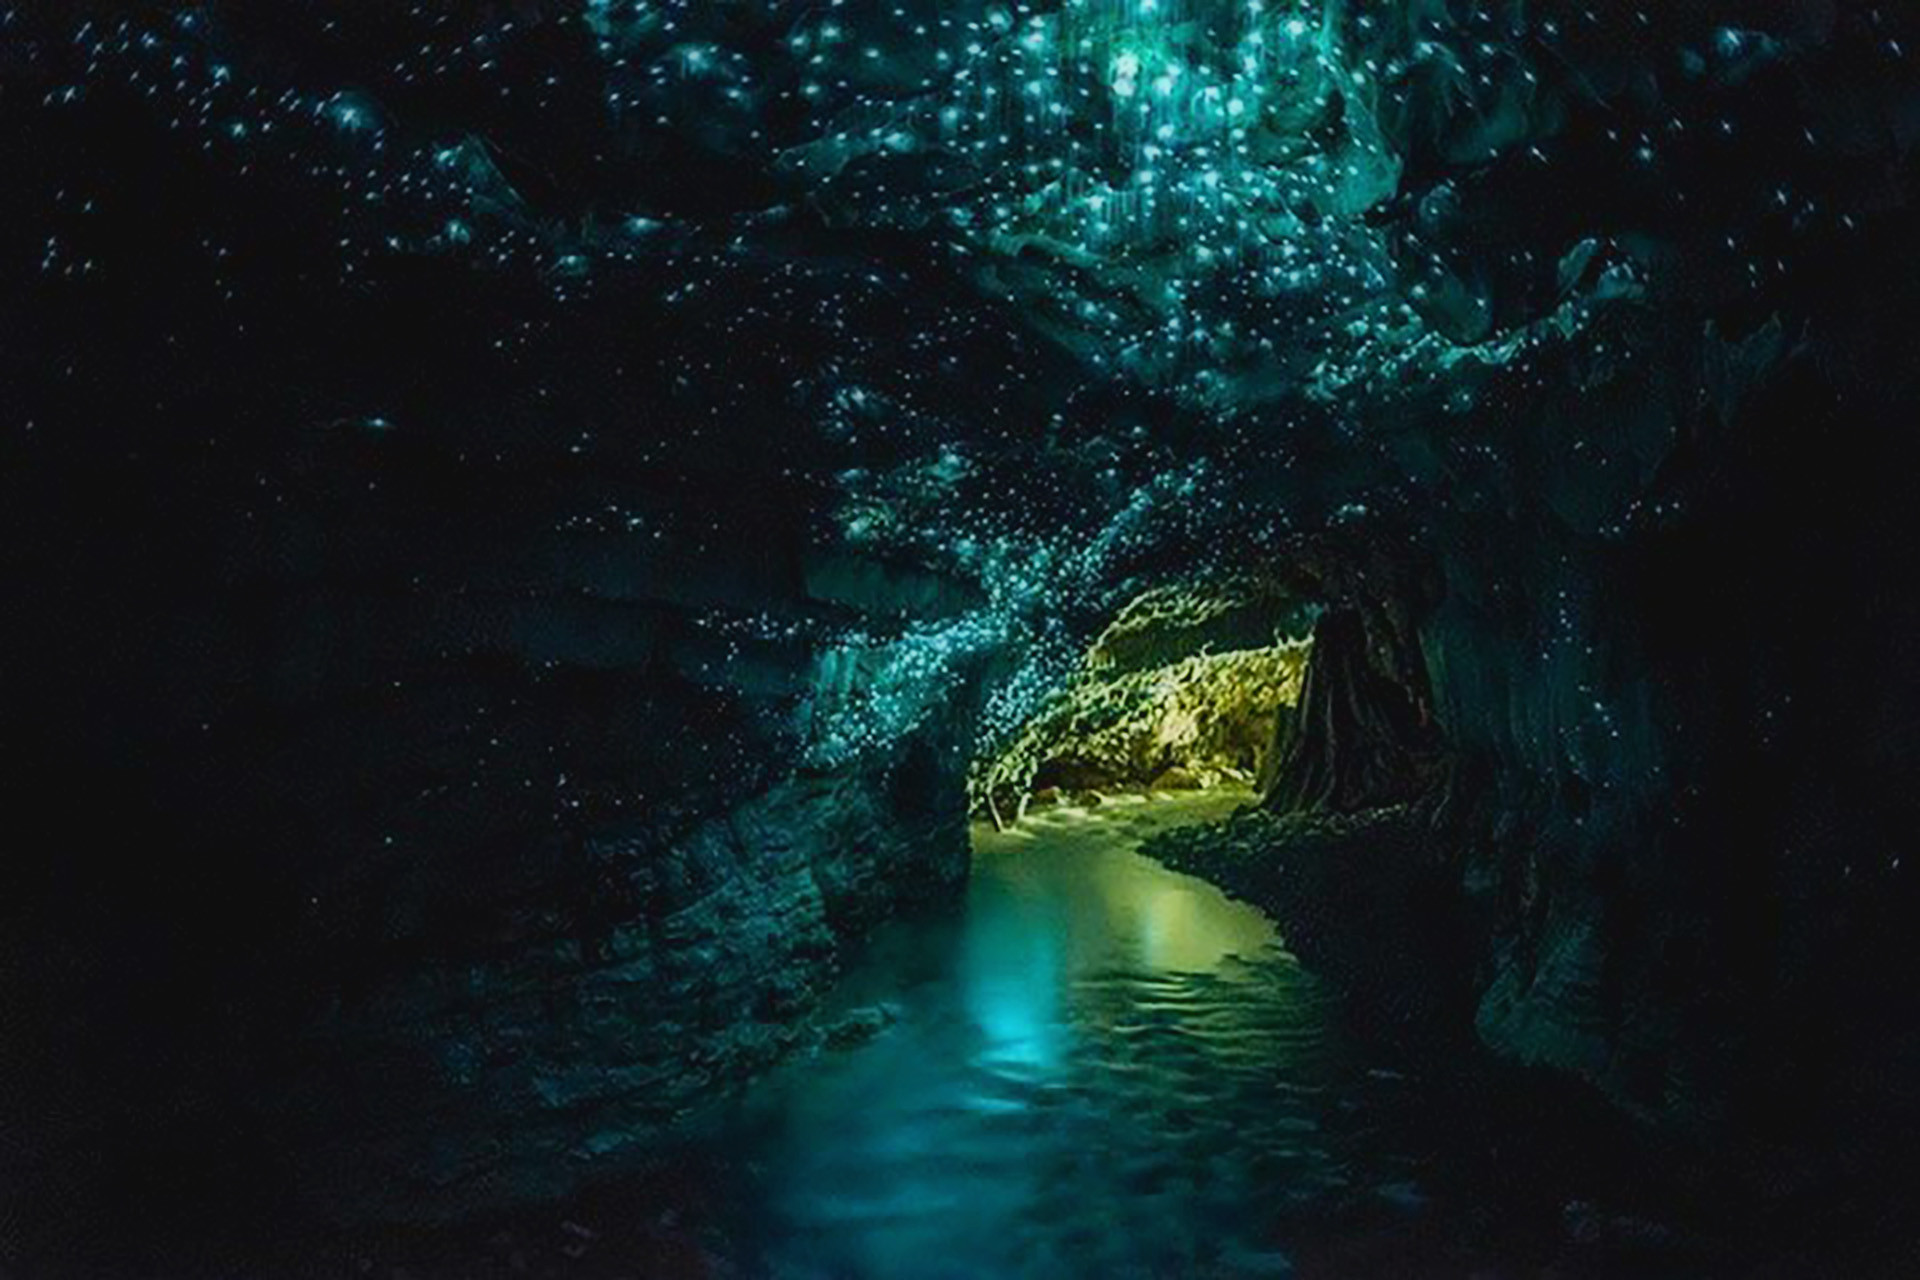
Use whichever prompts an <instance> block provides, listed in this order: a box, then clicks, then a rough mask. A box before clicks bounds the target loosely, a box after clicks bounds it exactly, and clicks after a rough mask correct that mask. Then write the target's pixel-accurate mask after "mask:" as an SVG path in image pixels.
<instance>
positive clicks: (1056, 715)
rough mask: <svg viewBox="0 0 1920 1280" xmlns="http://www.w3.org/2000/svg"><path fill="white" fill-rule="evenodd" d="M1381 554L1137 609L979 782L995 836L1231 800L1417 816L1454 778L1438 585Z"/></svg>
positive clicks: (1249, 578)
mask: <svg viewBox="0 0 1920 1280" xmlns="http://www.w3.org/2000/svg"><path fill="white" fill-rule="evenodd" d="M1416 564H1417V561H1416V560H1415V559H1414V558H1412V557H1409V556H1405V555H1381V554H1378V553H1377V549H1376V548H1373V547H1371V546H1370V545H1369V544H1361V546H1360V548H1359V549H1358V550H1356V549H1355V548H1353V547H1347V546H1344V545H1342V546H1339V547H1334V548H1332V550H1331V551H1330V550H1329V548H1328V547H1327V546H1321V545H1317V544H1316V545H1313V546H1303V547H1301V548H1299V550H1298V560H1297V562H1295V563H1291V564H1289V565H1287V566H1285V567H1284V568H1281V569H1274V570H1270V571H1264V572H1259V573H1248V574H1243V575H1238V576H1231V577H1225V578H1201V579H1187V580H1181V581H1176V582H1172V583H1163V584H1159V585H1155V586H1152V587H1149V588H1147V589H1145V590H1143V591H1141V592H1139V593H1138V594H1135V595H1133V596H1132V597H1131V598H1130V599H1128V601H1127V602H1126V603H1125V604H1124V605H1123V606H1122V607H1121V608H1120V609H1119V610H1118V611H1117V612H1116V613H1115V614H1114V615H1113V617H1112V619H1111V620H1110V621H1109V622H1107V624H1106V625H1105V626H1104V627H1102V628H1100V629H1099V630H1098V632H1097V633H1096V634H1095V636H1094V638H1093V640H1092V641H1091V643H1089V644H1088V646H1087V647H1086V649H1085V651H1084V652H1083V653H1082V654H1081V656H1080V658H1079V661H1078V663H1077V665H1076V666H1075V667H1074V668H1073V670H1072V671H1071V672H1070V673H1069V675H1068V676H1067V677H1066V678H1065V679H1064V680H1063V681H1062V682H1061V683H1060V685H1059V686H1058V687H1057V688H1056V689H1055V690H1054V691H1053V692H1052V694H1051V695H1050V696H1049V697H1047V698H1046V699H1044V700H1043V701H1042V702H1041V704H1040V705H1039V706H1038V708H1037V709H1036V710H1035V711H1034V713H1033V714H1032V715H1031V716H1029V717H1028V718H1027V719H1026V720H1025V721H1024V722H1023V723H1022V724H1021V725H1020V726H1019V727H1018V728H1017V729H1016V730H1014V731H1013V732H1012V733H1011V734H1009V735H1007V736H1006V737H1005V738H1003V739H1002V740H999V741H997V742H992V743H988V744H986V747H985V749H984V750H982V751H981V752H980V753H979V754H978V755H977V756H976V759H975V761H974V763H973V766H972V768H971V770H970V772H969V776H968V790H969V804H970V807H971V811H972V814H973V816H974V817H975V818H976V819H979V820H983V821H986V822H988V823H990V824H991V825H992V826H993V827H994V828H995V829H1005V828H1007V827H1009V826H1013V825H1017V824H1018V823H1019V822H1020V821H1021V820H1022V819H1023V818H1025V817H1026V816H1027V815H1028V813H1029V812H1031V811H1034V810H1036V809H1046V808H1050V807H1054V806H1059V805H1067V806H1076V807H1083V808H1084V807H1091V806H1094V805H1099V804H1102V803H1105V802H1107V801H1109V800H1111V799H1114V798H1116V797H1120V796H1129V797H1164V796H1168V795H1175V794H1190V793H1197V792H1212V791H1220V792H1227V793H1238V794H1241V795H1243V796H1244V797H1245V798H1246V799H1247V800H1249V801H1252V800H1257V801H1258V802H1259V803H1260V804H1261V805H1262V807H1264V808H1267V809H1269V810H1272V811H1274V812H1280V813H1290V812H1341V813H1345V812H1358V811H1362V810H1367V809H1376V808H1382V807H1385V806H1390V805H1395V804H1400V803H1405V802H1407V801H1411V800H1414V799H1416V798H1418V797H1420V796H1422V795H1424V794H1428V793H1430V792H1431V791H1433V790H1434V788H1435V787H1436V786H1438V785H1439V784H1440V782H1441V781H1442V780H1443V779H1444V776H1445V773H1446V769H1445V766H1444V761H1445V758H1446V752H1445V742H1444V734H1443V732H1442V730H1441V728H1440V726H1439V724H1438V722H1437V720H1436V718H1435V715H1434V711H1433V702H1432V697H1431V690H1430V684H1429V680H1428V675H1427V671H1426V665H1425V658H1424V655H1423V652H1422V649H1421V644H1420V639H1419V634H1418V627H1419V618H1420V616H1421V615H1422V614H1423V613H1424V611H1425V610H1426V608H1427V607H1428V606H1430V605H1431V603H1432V599H1431V597H1432V595H1433V594H1434V593H1433V590H1432V587H1431V583H1430V579H1429V578H1428V577H1427V576H1426V575H1423V574H1421V573H1419V572H1418V571H1417V569H1416V568H1415V567H1414V566H1415V565H1416Z"/></svg>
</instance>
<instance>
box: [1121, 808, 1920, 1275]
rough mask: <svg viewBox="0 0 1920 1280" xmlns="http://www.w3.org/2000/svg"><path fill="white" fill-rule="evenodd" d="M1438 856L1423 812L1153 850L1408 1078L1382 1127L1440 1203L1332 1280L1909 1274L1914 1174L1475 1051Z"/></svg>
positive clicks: (1332, 1267)
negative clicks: (1650, 1106)
mask: <svg viewBox="0 0 1920 1280" xmlns="http://www.w3.org/2000/svg"><path fill="white" fill-rule="evenodd" d="M1438 844H1439V837H1437V836H1436V834H1435V830H1434V827H1433V824H1432V822H1431V819H1430V815H1429V814H1428V813H1427V812H1426V811H1425V810H1423V809H1421V808H1420V807H1417V806H1396V807H1393V808H1386V809H1380V810H1375V811H1371V812H1364V813H1359V814H1344V815H1341V814H1336V815H1313V814H1295V815H1276V814H1272V813H1268V812H1265V811H1262V810H1258V809H1255V808H1252V807H1248V808H1245V809H1242V810H1241V811H1239V812H1238V813H1236V814H1235V815H1234V816H1232V817H1230V818H1228V819H1226V820H1225V821H1222V822H1217V823H1210V824H1199V825H1194V826H1189V827H1183V828H1180V829H1177V830H1173V831H1169V832H1164V833H1162V834H1160V835H1157V836H1155V837H1154V838H1152V839H1150V840H1148V841H1147V842H1145V843H1144V844H1143V845H1142V847H1141V853H1142V854H1144V855H1145V856H1147V857H1150V858H1153V859H1155V860H1157V861H1159V862H1161V863H1162V864H1163V865H1165V866H1167V867H1169V868H1172V869H1174V870H1178V871H1181V872H1183V873H1186V874H1188V875H1192V876H1195V877H1197V878H1199V879H1202V880H1205V881H1207V882H1209V883H1211V884H1214V885H1216V886H1218V887H1219V888H1220V889H1221V890H1222V891H1224V892H1226V893H1227V894H1229V895H1230V896H1233V897H1236V898H1239V899H1241V900H1243V901H1246V902H1248V903H1250V904H1252V905H1254V906H1256V907H1258V908H1260V909H1261V910H1262V911H1264V912H1265V913H1267V914H1268V915H1270V916H1271V917H1272V918H1273V919H1274V920H1275V921H1276V922H1277V923H1278V925H1279V927H1280V930H1281V932H1282V935H1283V937H1284V938H1285V940H1286V943H1287V946H1288V947H1289V949H1291V950H1292V951H1294V952H1295V953H1296V954H1297V955H1299V956H1300V958H1301V960H1302V962H1303V963H1304V964H1306V965H1307V967H1308V968H1309V969H1311V970H1312V971H1313V972H1314V973H1315V974H1316V975H1318V976H1319V977H1321V978H1322V979H1323V980H1325V981H1327V982H1328V983H1329V984H1330V985H1331V986H1332V987H1333V988H1334V989H1335V990H1336V991H1337V992H1338V993H1339V995H1340V997H1341V1002H1342V1008H1343V1009H1344V1010H1345V1012H1346V1013H1347V1015H1348V1016H1349V1018H1350V1020H1351V1022H1352V1023H1353V1027H1354V1030H1355V1031H1356V1033H1358V1034H1359V1035H1360V1036H1361V1037H1362V1038H1364V1039H1366V1040H1368V1041H1371V1042H1372V1043H1373V1044H1374V1045H1375V1046H1376V1047H1377V1048H1379V1049H1381V1050H1382V1051H1384V1052H1386V1053H1387V1054H1389V1055H1390V1056H1391V1058H1392V1060H1394V1061H1395V1062H1397V1063H1398V1064H1399V1065H1400V1067H1401V1069H1403V1070H1405V1072H1406V1073H1407V1075H1408V1077H1409V1080H1410V1082H1411V1085H1412V1087H1411V1089H1410V1090H1409V1092H1408V1094H1407V1095H1406V1097H1407V1098H1408V1100H1409V1102H1408V1105H1409V1113H1408V1114H1406V1115H1401V1116H1395V1117H1390V1118H1383V1121H1382V1123H1387V1124H1397V1125H1403V1126H1405V1127H1406V1128H1407V1129H1408V1130H1409V1132H1413V1133H1417V1134H1419V1135H1420V1136H1421V1140H1422V1141H1424V1142H1425V1143H1426V1144H1427V1147H1428V1150H1429V1155H1430V1158H1431V1160H1432V1161H1433V1163H1434V1168H1435V1169H1436V1172H1437V1175H1438V1176H1437V1177H1436V1179H1435V1181H1436V1184H1437V1185H1439V1186H1440V1187H1441V1188H1442V1189H1441V1191H1440V1199H1439V1201H1438V1202H1437V1203H1436V1205H1435V1206H1434V1211H1433V1212H1432V1213H1431V1214H1428V1215H1426V1216H1425V1218H1424V1219H1423V1220H1422V1221H1421V1222H1419V1223H1417V1224H1409V1225H1405V1226H1401V1227H1396V1228H1394V1229H1391V1230H1387V1231H1384V1232H1381V1231H1373V1230H1371V1229H1369V1230H1366V1231H1361V1232H1357V1233H1352V1234H1346V1233H1341V1232H1334V1233H1332V1234H1331V1235H1330V1237H1329V1239H1328V1240H1327V1241H1326V1243H1325V1250H1326V1252H1325V1255H1324V1258H1323V1259H1322V1261H1323V1262H1324V1263H1325V1264H1326V1266H1327V1268H1328V1269H1327V1270H1325V1271H1324V1272H1323V1274H1326V1275H1328V1276H1334V1275H1354V1274H1366V1275H1371V1274H1394V1275H1401V1274H1405V1275H1422V1276H1424V1275H1429V1274H1431V1275H1452V1274H1455V1272H1454V1271H1453V1270H1451V1269H1450V1267H1449V1266H1448V1265H1447V1264H1446V1263H1445V1262H1444V1261H1443V1260H1445V1259H1463V1258H1480V1259H1482V1260H1486V1261H1487V1264H1488V1266H1490V1267H1491V1270H1485V1271H1479V1270H1474V1271H1471V1272H1470V1273H1471V1274H1486V1275H1499V1276H1508V1275H1514V1276H1519V1275H1554V1276H1580V1277H1614V1276H1632V1277H1636V1278H1639V1277H1649V1276H1669V1275H1671V1276H1676V1277H1677V1276H1687V1277H1720V1276H1727V1277H1741V1278H1743V1280H1744V1278H1746V1277H1754V1278H1756V1280H1757V1278H1758V1277H1803V1276H1804V1277H1825V1276H1832V1277H1836V1278H1837V1277H1848V1280H1857V1278H1859V1277H1868V1276H1886V1277H1889V1280H1891V1277H1894V1276H1906V1275H1911V1274H1915V1271H1914V1268H1915V1266H1916V1265H1920V1243H1917V1242H1916V1241H1917V1239H1920V1232H1916V1230H1915V1228H1914V1226H1913V1224H1912V1221H1911V1218H1910V1216H1909V1215H1908V1214H1907V1213H1906V1211H1905V1209H1904V1206H1905V1205H1907V1204H1910V1203H1911V1200H1910V1199H1908V1197H1907V1195H1906V1194H1905V1193H1904V1192H1902V1191H1901V1190H1900V1188H1901V1187H1903V1186H1909V1185H1910V1184H1911V1175H1910V1174H1907V1173H1905V1172H1904V1171H1903V1170H1899V1169H1897V1168H1895V1167H1892V1166H1890V1165H1888V1164H1887V1163H1886V1160H1885V1156H1884V1155H1883V1154H1882V1153H1881V1152H1879V1151H1878V1150H1872V1151H1866V1150H1863V1151H1861V1152H1859V1153H1858V1154H1857V1155H1855V1156H1854V1157H1853V1158H1852V1159H1851V1160H1849V1159H1848V1158H1847V1156H1845V1155H1836V1156H1834V1157H1831V1158H1830V1159H1829V1160H1828V1161H1827V1162H1826V1163H1825V1164H1822V1165H1821V1166H1818V1171H1817V1172H1815V1170H1814V1169H1813V1168H1809V1167H1799V1166H1796V1165H1794V1164H1793V1163H1792V1162H1791V1161H1789V1160H1788V1159H1787V1158H1786V1157H1785V1156H1783V1155H1782V1154H1781V1149H1780V1148H1778V1147H1776V1146H1775V1145H1774V1143H1773V1141H1772V1140H1771V1139H1770V1138H1769V1137H1768V1136H1767V1135H1765V1134H1761V1133H1756V1132H1745V1131H1743V1132H1733V1133H1727V1134H1724V1135H1719V1136H1718V1137H1717V1139H1713V1138H1709V1139H1703V1137H1702V1134H1701V1133H1699V1132H1697V1131H1693V1132H1686V1133H1678V1132H1674V1131H1672V1130H1670V1129H1664V1128H1662V1127H1661V1126H1660V1125H1659V1124H1656V1123H1653V1122H1651V1121H1650V1120H1648V1119H1647V1118H1646V1117H1641V1116H1634V1115H1632V1114H1630V1113H1629V1112H1627V1111H1625V1110H1623V1109H1621V1108H1620V1107H1619V1106H1617V1105H1616V1104H1615V1103H1614V1102H1613V1101H1611V1100H1609V1099H1607V1098H1606V1097H1604V1096H1603V1095H1602V1094H1601V1093H1600V1092H1599V1091H1598V1090H1597V1089H1594V1088H1592V1087H1590V1086H1588V1085H1586V1084H1584V1083H1582V1082H1580V1081H1577V1080H1575V1079H1573V1078H1571V1077H1569V1076H1566V1075H1563V1074H1560V1073H1557V1072H1552V1071H1548V1070H1544V1069H1534V1068H1528V1067H1524V1066H1521V1065H1517V1064H1515V1063H1514V1062H1512V1061H1510V1060H1507V1059H1505V1058H1502V1057H1499V1056H1497V1055H1495V1054H1493V1053H1491V1052H1489V1051H1488V1050H1487V1049H1486V1047H1485V1046H1484V1045H1483V1044H1482V1043H1481V1042H1480V1041H1479V1039H1478V1038H1477V1036H1476V1035H1475V1034H1474V1015H1475V1009H1476V1004H1477V1001H1478V999H1479V996H1480V992H1481V990H1482V987H1481V983H1482V982H1483V981H1484V974H1483V973H1481V972H1480V970H1479V966H1478V965H1477V964H1476V955H1477V950H1476V945H1475V943H1476V939H1475V936H1474V933H1473V929H1474V927H1475V923H1476V921H1475V916H1474V907H1473V904H1471V903H1470V902H1468V901H1467V900H1466V899H1465V895H1464V894H1463V893H1462V891H1461V888H1460V877H1459V872H1458V868H1457V866H1455V865H1454V864H1453V863H1452V861H1451V860H1449V859H1448V858H1447V857H1446V856H1445V853H1444V850H1441V849H1439V848H1438V847H1437V846H1438ZM1835 1241H1847V1242H1848V1244H1847V1245H1846V1247H1845V1251H1844V1256H1840V1254H1838V1253H1836V1251H1835V1248H1834V1245H1833V1242H1835ZM1396 1267H1398V1268H1402V1269H1399V1270H1396V1269H1395V1268H1396ZM1514 1268H1518V1269H1514ZM1309 1273H1310V1268H1309V1267H1307V1266H1303V1268H1302V1271H1301V1273H1300V1274H1301V1275H1302V1276H1306V1275H1308V1274H1309ZM1468 1273H1469V1272H1462V1273H1461V1274H1468Z"/></svg>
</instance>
